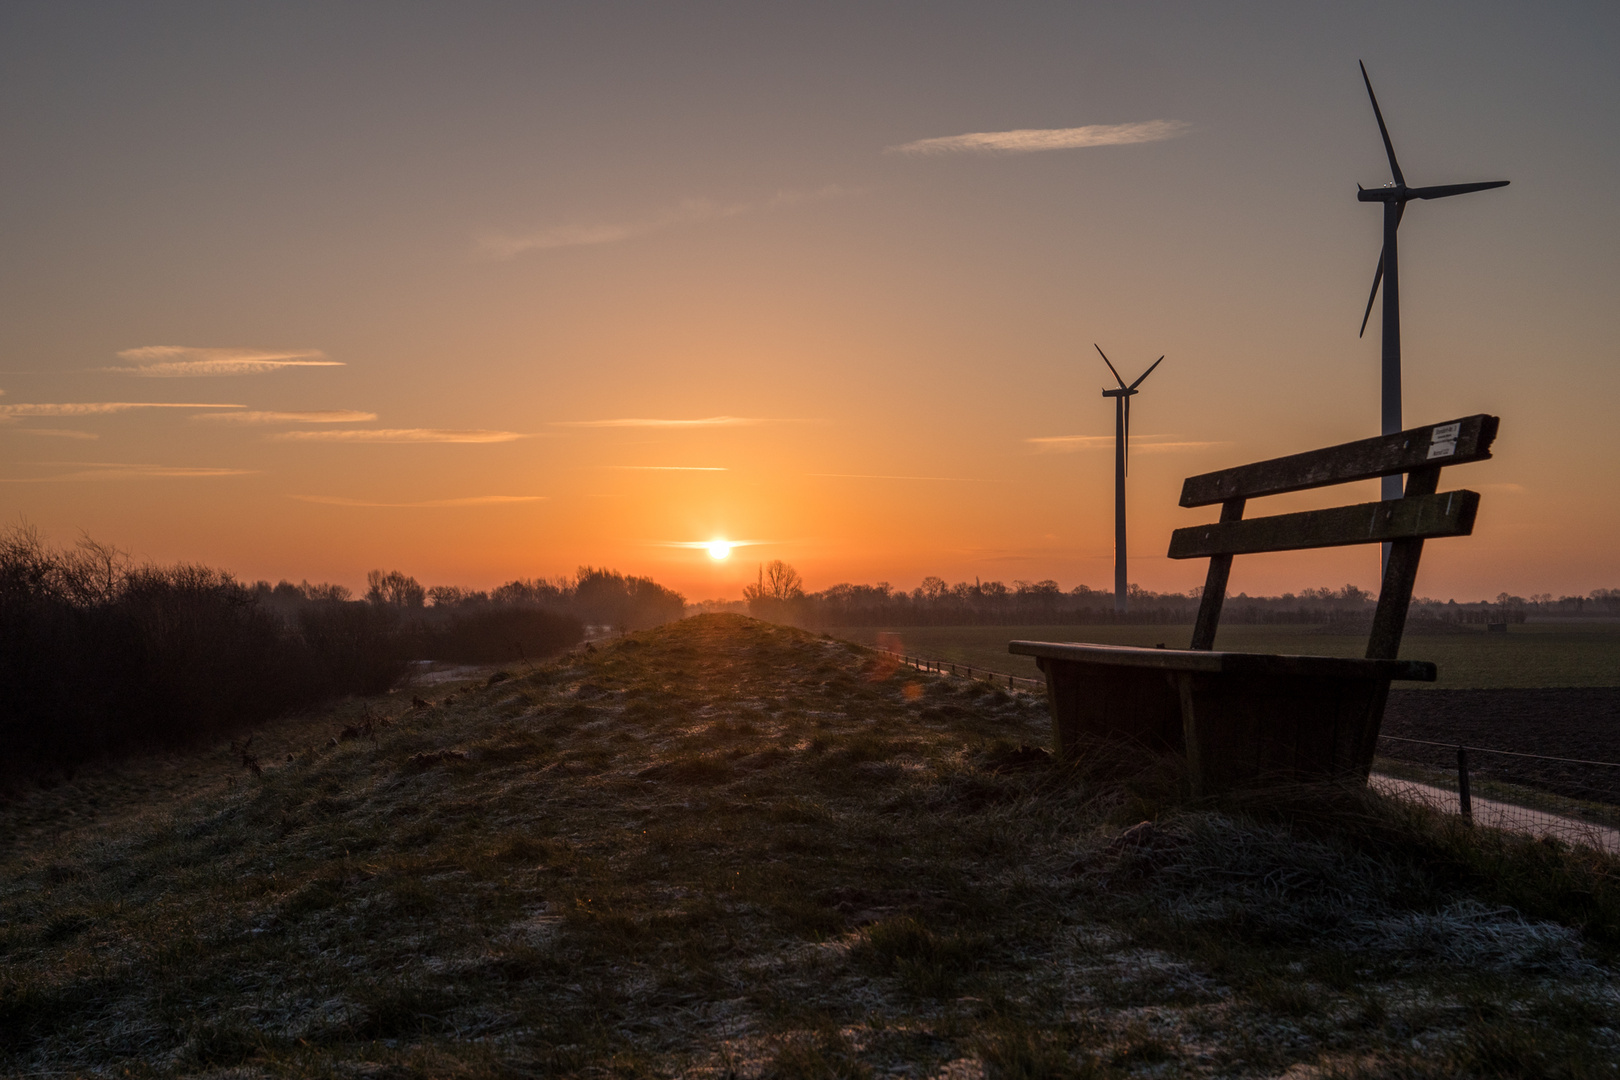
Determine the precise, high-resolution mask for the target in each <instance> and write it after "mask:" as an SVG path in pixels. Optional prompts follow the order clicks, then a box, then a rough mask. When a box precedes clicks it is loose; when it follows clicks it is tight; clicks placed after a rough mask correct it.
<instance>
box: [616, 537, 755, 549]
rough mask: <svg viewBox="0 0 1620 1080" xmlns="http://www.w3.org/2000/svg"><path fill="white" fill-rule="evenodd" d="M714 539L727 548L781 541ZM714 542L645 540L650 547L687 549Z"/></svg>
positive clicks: (701, 547) (707, 545) (706, 546)
mask: <svg viewBox="0 0 1620 1080" xmlns="http://www.w3.org/2000/svg"><path fill="white" fill-rule="evenodd" d="M715 539H717V540H720V542H721V543H723V544H725V545H726V546H727V547H729V548H740V547H760V546H762V545H767V546H768V545H774V544H778V543H781V541H779V540H725V539H722V538H720V537H716V538H715ZM714 542H715V541H714V540H649V541H647V543H648V544H649V545H651V546H652V547H670V548H685V549H687V550H688V551H707V550H709V547H710V545H712V544H713V543H714Z"/></svg>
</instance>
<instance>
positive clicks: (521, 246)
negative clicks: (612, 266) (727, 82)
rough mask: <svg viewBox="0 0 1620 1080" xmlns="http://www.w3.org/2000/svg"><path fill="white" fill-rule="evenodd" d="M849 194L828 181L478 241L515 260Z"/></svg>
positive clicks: (496, 256) (484, 247) (488, 252)
mask: <svg viewBox="0 0 1620 1080" xmlns="http://www.w3.org/2000/svg"><path fill="white" fill-rule="evenodd" d="M848 194H850V189H848V188H844V187H840V186H839V185H837V184H829V185H827V186H826V187H822V188H816V189H814V190H808V191H778V192H777V193H776V194H775V195H772V196H771V197H770V198H768V199H763V200H761V201H758V202H741V203H718V202H714V201H712V200H709V199H686V200H684V201H682V202H680V203H677V204H676V205H675V206H673V207H670V208H669V209H668V210H665V211H663V212H661V213H658V214H654V215H653V216H651V217H647V218H641V219H639V220H632V221H621V222H611V223H597V224H594V225H556V226H553V227H551V228H549V229H542V230H540V231H539V232H535V233H529V234H526V235H522V236H513V235H508V234H504V233H495V232H489V233H484V234H483V235H481V236H479V237H478V238H477V243H478V248H479V250H480V251H481V252H482V253H483V254H484V255H486V256H488V257H489V258H493V259H512V258H516V257H517V256H519V255H521V254H523V253H524V252H526V251H550V250H553V249H555V248H569V247H593V246H595V245H598V244H616V243H618V242H619V241H621V240H629V239H631V238H632V237H636V236H644V235H646V234H648V233H654V232H662V231H663V230H665V229H670V228H674V227H675V226H678V225H689V224H694V223H696V222H700V221H718V220H722V219H724V218H733V217H740V216H741V215H743V214H752V213H756V212H759V211H763V210H777V209H782V208H784V207H789V206H798V205H801V204H803V203H809V202H819V201H821V200H823V199H833V198H838V197H839V196H842V195H848Z"/></svg>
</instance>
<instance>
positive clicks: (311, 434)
mask: <svg viewBox="0 0 1620 1080" xmlns="http://www.w3.org/2000/svg"><path fill="white" fill-rule="evenodd" d="M529 437H530V436H528V435H524V434H521V433H519V432H516V431H488V430H485V429H483V428H465V429H455V428H350V429H345V430H342V431H283V432H279V433H277V434H275V435H271V436H270V438H271V439H274V440H276V441H278V442H356V443H504V442H513V441H515V440H517V439H527V438H529Z"/></svg>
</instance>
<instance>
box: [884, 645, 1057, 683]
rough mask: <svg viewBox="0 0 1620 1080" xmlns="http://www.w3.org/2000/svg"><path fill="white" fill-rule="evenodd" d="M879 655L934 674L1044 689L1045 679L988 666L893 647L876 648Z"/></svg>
mask: <svg viewBox="0 0 1620 1080" xmlns="http://www.w3.org/2000/svg"><path fill="white" fill-rule="evenodd" d="M876 652H877V653H878V654H879V655H881V656H887V657H888V658H889V659H891V660H893V661H894V662H895V663H897V664H902V665H904V666H906V667H913V668H916V669H917V670H918V671H927V672H931V673H933V674H935V675H951V676H954V677H956V678H962V679H978V680H980V681H981V682H988V683H990V684H992V685H995V686H1005V687H1006V688H1007V689H1009V690H1020V689H1022V690H1045V689H1046V680H1044V679H1032V678H1030V677H1029V676H1027V675H1008V674H1007V673H1006V672H1004V671H991V670H989V669H988V668H976V667H972V666H970V665H968V664H955V663H952V662H951V661H949V660H926V659H924V658H922V657H920V656H908V655H906V654H905V653H900V652H895V651H894V650H893V649H877V650H876Z"/></svg>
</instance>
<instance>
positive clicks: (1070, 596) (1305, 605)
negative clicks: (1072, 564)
mask: <svg viewBox="0 0 1620 1080" xmlns="http://www.w3.org/2000/svg"><path fill="white" fill-rule="evenodd" d="M1129 592H1130V595H1129V605H1128V610H1126V611H1124V612H1117V611H1115V610H1114V594H1113V592H1112V591H1111V590H1103V589H1093V588H1090V587H1089V586H1086V585H1076V586H1074V587H1073V588H1072V589H1069V590H1067V591H1065V590H1064V589H1063V588H1061V587H1060V586H1059V585H1058V583H1057V582H1056V581H1053V580H1050V579H1046V580H1042V581H1014V582H1013V583H1012V584H1011V585H1007V584H1005V583H1003V582H1000V581H981V580H978V579H975V580H974V581H972V582H971V583H969V582H966V581H960V582H957V583H956V584H954V585H950V584H947V583H946V581H945V579H944V578H940V577H933V576H930V577H925V578H923V580H922V584H920V585H918V586H917V587H916V588H914V589H911V590H910V591H907V590H905V589H897V588H895V587H894V586H892V585H890V584H889V583H888V582H886V581H880V582H878V583H877V584H876V585H853V584H849V583H841V584H838V585H833V586H831V587H830V588H827V589H823V590H821V591H820V592H806V591H805V589H804V581H803V578H802V577H801V576H800V575H799V572H798V571H797V570H795V569H794V568H793V567H792V566H790V565H788V564H787V563H784V562H782V561H781V560H776V561H774V562H771V563H767V564H764V565H762V566H761V567H760V571H759V577H758V580H757V581H756V582H755V583H753V584H750V585H748V586H747V587H746V588H745V589H744V590H743V599H744V602H745V603H746V604H747V606H748V611H749V613H750V614H752V615H754V616H755V617H757V618H762V619H767V620H770V621H772V622H781V623H790V624H792V625H796V626H804V627H813V628H817V629H821V628H826V627H834V626H1035V625H1044V626H1079V625H1098V624H1107V623H1145V624H1185V623H1190V622H1192V621H1193V619H1194V617H1195V616H1196V615H1197V612H1198V604H1199V600H1200V598H1201V596H1202V594H1203V589H1202V588H1196V589H1192V590H1189V591H1187V592H1153V591H1151V590H1149V589H1144V588H1143V587H1142V586H1140V585H1137V584H1132V585H1131V586H1130V590H1129ZM1377 601H1378V596H1377V594H1376V593H1373V592H1369V591H1368V590H1366V589H1362V588H1359V587H1358V586H1356V585H1344V586H1342V587H1340V588H1337V589H1334V588H1329V587H1321V588H1311V589H1303V590H1301V591H1300V592H1298V593H1293V592H1285V593H1283V594H1281V595H1280V596H1250V595H1248V594H1247V593H1241V592H1240V593H1236V594H1233V595H1228V596H1227V598H1226V601H1225V604H1224V605H1223V608H1222V621H1223V622H1224V623H1247V624H1298V625H1315V624H1329V625H1340V626H1344V627H1345V628H1346V629H1351V628H1359V627H1360V626H1361V624H1363V623H1365V624H1367V625H1368V626H1370V625H1371V619H1372V614H1373V609H1374V608H1375V607H1376V605H1377ZM1532 615H1537V616H1557V615H1605V616H1620V589H1597V590H1594V591H1593V592H1592V593H1590V594H1589V595H1587V596H1584V597H1575V596H1566V597H1561V598H1559V599H1557V600H1554V599H1553V598H1552V596H1551V595H1550V594H1541V595H1537V596H1533V597H1531V598H1529V599H1528V600H1527V599H1525V598H1523V597H1519V596H1512V595H1510V594H1508V593H1502V594H1500V595H1498V596H1497V597H1496V599H1495V600H1494V601H1491V600H1482V601H1476V602H1467V603H1458V602H1457V601H1456V600H1435V599H1430V598H1426V597H1420V598H1418V599H1415V600H1413V602H1412V607H1411V609H1410V613H1409V615H1408V622H1409V625H1417V626H1422V625H1424V624H1446V623H1450V624H1464V625H1466V624H1483V623H1492V622H1523V621H1525V619H1526V618H1528V617H1530V616H1532Z"/></svg>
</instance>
